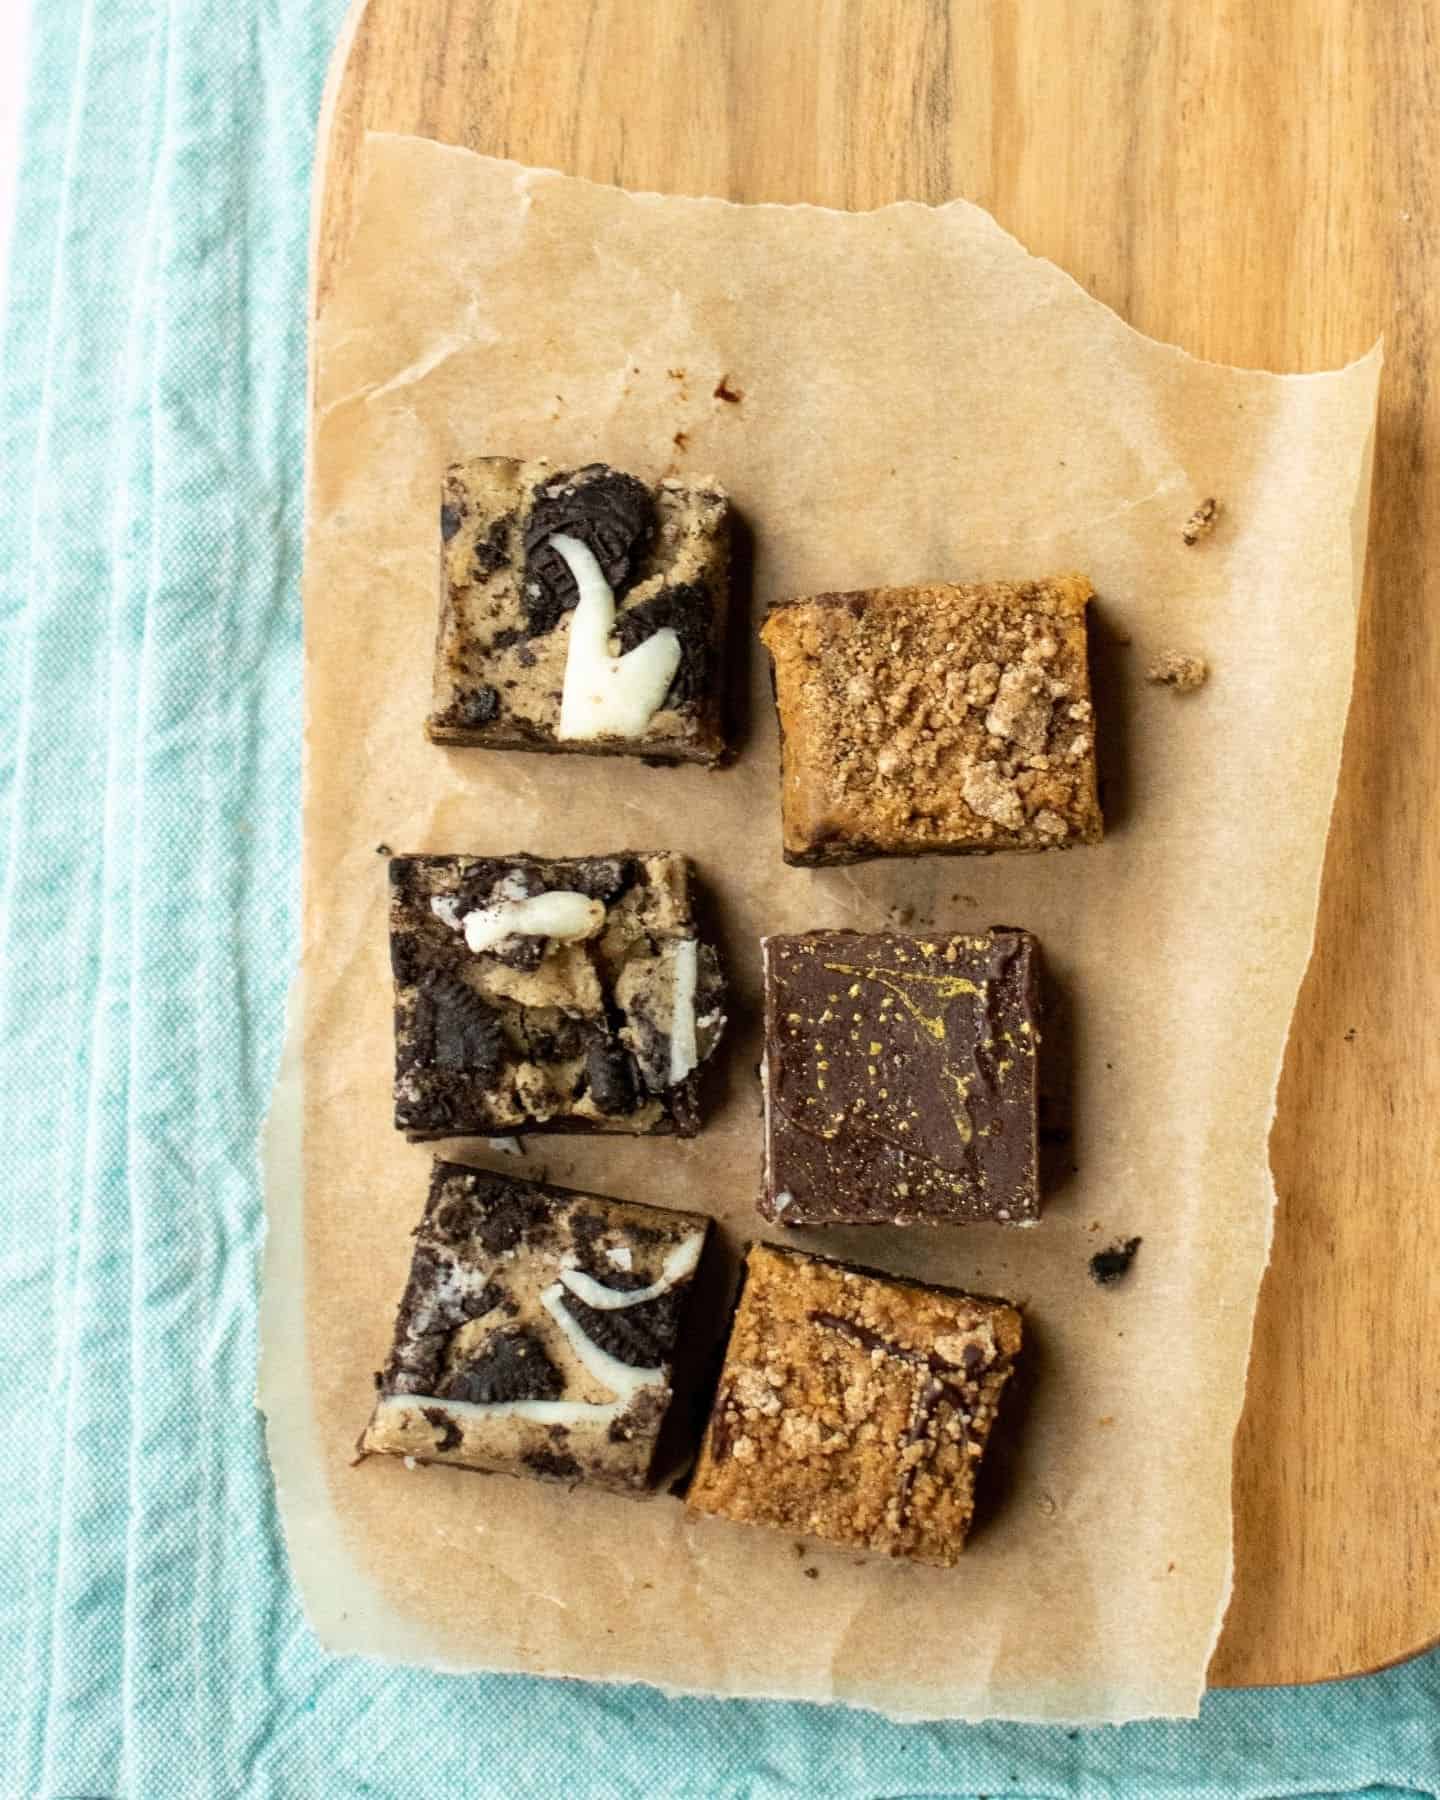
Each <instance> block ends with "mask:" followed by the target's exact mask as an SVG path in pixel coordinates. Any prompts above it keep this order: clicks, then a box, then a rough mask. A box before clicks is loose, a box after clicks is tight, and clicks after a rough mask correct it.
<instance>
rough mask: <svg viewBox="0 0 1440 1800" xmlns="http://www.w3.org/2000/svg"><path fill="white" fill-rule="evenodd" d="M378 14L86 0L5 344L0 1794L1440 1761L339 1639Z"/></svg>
mask: <svg viewBox="0 0 1440 1800" xmlns="http://www.w3.org/2000/svg"><path fill="white" fill-rule="evenodd" d="M343 11H344V6H343V0H168V3H167V0H46V4H45V5H43V6H39V7H37V8H36V10H35V14H34V19H33V23H32V27H31V57H32V67H31V73H30V78H29V94H30V103H29V115H28V121H27V126H26V142H25V156H24V164H23V167H22V170H21V177H20V190H19V195H18V213H17V225H16V236H15V243H14V247H13V252H12V266H11V284H10V302H9V311H8V316H7V318H6V320H5V322H4V334H3V347H0V358H3V361H0V477H3V484H0V492H3V495H4V503H3V506H0V720H3V722H4V729H3V731H0V833H3V843H4V856H3V862H0V1094H3V1096H4V1099H5V1103H6V1113H7V1129H6V1131H5V1133H4V1137H3V1141H0V1343H3V1344H4V1345H5V1349H6V1359H7V1367H8V1370H9V1379H10V1382H11V1394H12V1399H11V1403H10V1405H9V1406H7V1407H6V1408H5V1409H4V1414H3V1418H4V1424H3V1433H4V1439H3V1443H4V1449H3V1464H0V1466H3V1469H4V1480H3V1483H0V1545H3V1546H4V1554H3V1555H0V1797H3V1800H62V1797H65V1796H72V1797H73V1796H82V1795H83V1796H107V1797H114V1800H119V1797H121V1796H123V1797H124V1800H182V1797H184V1800H188V1797H190V1796H217V1797H224V1800H232V1797H233V1800H240V1797H243V1800H250V1797H252V1796H255V1797H260V1796H273V1797H275V1800H303V1797H305V1796H310V1795H316V1796H325V1797H326V1800H331V1797H336V1800H343V1797H344V1796H350V1795H362V1794H363V1795H369V1796H376V1797H378V1800H390V1797H394V1800H412V1797H414V1800H419V1797H420V1796H422V1795H423V1796H425V1797H426V1800H448V1797H449V1796H451V1795H456V1796H459V1795H465V1796H467V1800H468V1797H470V1796H480V1795H485V1796H490V1795H493V1796H505V1797H508V1796H517V1795H532V1794H533V1795H551V1794H556V1795H559V1794H562V1793H563V1794H572V1795H586V1796H590V1795H606V1796H609V1795H614V1796H631V1795H635V1796H642V1795H643V1796H696V1797H699V1796H705V1797H706V1800H719V1797H722V1796H752V1795H753V1796H767V1797H768V1796H782V1795H783V1796H789V1795H824V1796H834V1797H836V1800H863V1797H868V1796H876V1795H886V1796H902V1795H907V1796H908V1795H927V1796H952V1795H955V1796H959V1795H967V1794H972V1793H991V1794H995V1793H1005V1794H1014V1795H1045V1796H1059V1795H1071V1794H1083V1795H1109V1794H1121V1793H1131V1792H1133V1793H1136V1794H1145V1795H1153V1796H1161V1795H1216V1796H1247V1795H1255V1796H1272V1795H1275V1796H1278V1795H1301V1794H1305V1795H1311V1794H1332V1793H1342V1792H1343V1793H1354V1792H1357V1791H1360V1790H1369V1791H1372V1792H1373V1791H1381V1792H1399V1793H1426V1794H1429V1793H1433V1792H1435V1790H1436V1787H1437V1785H1440V1724H1437V1721H1440V1657H1430V1658H1427V1659H1422V1660H1419V1661H1416V1662H1413V1663H1410V1664H1407V1665H1405V1666H1403V1667H1401V1668H1398V1669H1395V1670H1392V1671H1390V1672H1389V1673H1387V1674H1384V1675H1379V1676H1375V1677H1372V1678H1371V1679H1369V1680H1365V1681H1356V1682H1349V1683H1344V1684H1341V1685H1337V1686H1333V1687H1327V1688H1312V1689H1308V1690H1296V1691H1289V1692H1285V1691H1280V1692H1268V1693H1252V1694H1217V1695H1214V1696H1212V1697H1211V1698H1210V1699H1209V1700H1207V1702H1206V1704H1205V1708H1204V1711H1203V1713H1202V1716H1201V1718H1200V1719H1199V1721H1197V1722H1191V1723H1180V1724H1173V1725H1166V1724H1145V1725H1135V1726H1126V1727H1122V1728H1119V1729H1110V1730H1102V1731H1084V1732H1077V1731H1065V1730H1061V1729H1053V1730H1049V1729H1034V1728H1027V1727H1015V1726H998V1725H997V1726H971V1727H961V1726H897V1725H891V1724H887V1723H885V1722H884V1721H882V1720H880V1719H877V1718H875V1717H873V1716H871V1715H867V1714H863V1713H855V1712H847V1711H844V1710H842V1709H821V1708H815V1707H803V1706H790V1705H774V1704H757V1703H748V1702H718V1701H716V1702H712V1701H696V1700H666V1699H664V1698H662V1697H660V1696H659V1695H657V1694H655V1693H653V1692H650V1691H648V1690H645V1689H624V1688H603V1687H585V1686H581V1685H578V1684H572V1683H552V1684H546V1683H541V1682H536V1681H531V1680H524V1679H519V1678H503V1677H492V1678H476V1677H464V1678H461V1677H444V1676H437V1675H430V1674H423V1673H419V1672H415V1671H409V1670H404V1669H391V1668H380V1667H376V1666H371V1665H369V1664H365V1663H359V1662H345V1661H338V1660H335V1659H333V1658H330V1657H327V1656H326V1655H325V1654H324V1653H323V1652H321V1651H320V1650H319V1648H318V1647H317V1645H316V1644H315V1642H314V1641H313V1639H312V1638H311V1637H310V1635H309V1633H308V1631H307V1629H306V1627H305V1623H304V1620H303V1618H302V1616H301V1614H300V1611H299V1607H298V1603H297V1601H296V1597H295V1593H294V1590H293V1588H292V1586H291V1584H290V1580H289V1575H288V1572H287V1570H286V1567H285V1561H284V1555H283V1551H282V1548H281V1545H280V1539H279V1533H278V1528H277V1524H276V1520H275V1513H274V1507H273V1501H272V1496H271V1491H270V1483H269V1476H268V1473H267V1470H266V1464H265V1457H264V1449H263V1445H262V1441H261V1432H260V1425H259V1420H258V1415H257V1414H256V1412H255V1410H254V1407H253V1401H252V1393H253V1386H254V1363H255V1291H256V1258H257V1250H258V1241H259V1233H260V1229H261V1212H260V1194H259V1182H258V1175H257V1169H256V1158H255V1139H256V1133H257V1129H258V1126H259V1122H260V1118H261V1115H262V1112H263V1110H264V1106H265V1102H266V1098H267V1094H268V1089H269V1084H270V1081H271V1078H272V1075H273V1072H274V1068H275V1063H276V1059H277V1055H278V1050H279V1042H280V1034H281V1028H282V1023H283V1010H284V1002H285V991H286V985H287V982H288V979H289V974H290V968H291V961H292V957H293V953H294V946H295V910H296V882H295V861H296V845H297V836H298V833H297V795H298V777H299V764H300V743H299V716H300V715H299V681H300V658H299V650H300V637H299V598H298V575H299V555H300V505H301V491H300V484H301V456H302V444H303V408H304V316H305V258H306V239H307V227H308V184H309V171H310V161H311V149H312V139H313V131H314V119H315V114H316V109H317V106H318V103H319V96H320V88H321V83H322V80H323V76H324V68H325V62H326V58H327V55H328V52H329V48H330V45H331V42H332V40H333V38H334V35H335V33H336V31H337V30H338V27H339V24H340V20H341V16H342V14H343Z"/></svg>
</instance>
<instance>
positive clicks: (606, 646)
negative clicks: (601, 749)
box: [550, 532, 680, 739]
mask: <svg viewBox="0 0 1440 1800" xmlns="http://www.w3.org/2000/svg"><path fill="white" fill-rule="evenodd" d="M550 542H551V544H552V545H554V547H555V549H556V551H557V552H558V553H559V555H560V556H561V557H562V558H563V559H564V561H565V566H566V567H567V568H568V569H569V571H570V573H571V574H572V575H573V576H574V577H575V585H576V587H577V588H578V589H579V591H580V599H579V603H578V604H577V605H576V607H575V610H574V612H573V613H572V614H571V615H570V642H569V646H568V648H567V649H566V652H565V679H564V682H563V684H562V686H561V690H560V729H559V734H558V735H559V736H560V737H562V738H580V739H584V738H597V737H622V738H638V737H643V736H644V733H645V728H646V726H647V725H649V723H650V721H651V719H652V718H653V717H654V716H655V714H656V713H657V712H658V711H659V710H660V707H661V706H662V704H663V703H664V700H665V696H666V694H667V693H668V692H669V689H670V683H671V682H672V681H673V680H674V679H675V671H676V670H677V669H678V668H679V667H680V640H679V638H678V637H677V636H676V635H675V633H674V632H673V631H672V630H671V629H670V627H669V626H668V625H667V626H662V627H661V629H660V630H659V631H656V632H652V633H651V635H650V636H649V637H648V638H646V639H645V640H644V642H643V643H639V644H636V646H635V648H634V649H633V650H627V651H626V652H625V654H624V655H623V656H612V655H611V654H610V636H611V633H612V632H613V631H614V629H615V595H614V593H613V592H612V591H611V588H610V583H609V582H608V581H606V579H605V576H604V574H603V572H602V570H601V568H600V565H599V563H598V562H596V560H595V557H594V554H593V552H592V551H591V549H590V547H589V545H588V544H582V543H581V542H580V540H579V538H572V537H567V536H566V535H565V533H563V532H558V533H557V534H556V535H555V536H554V537H552V538H551V539H550Z"/></svg>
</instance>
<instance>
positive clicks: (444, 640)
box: [427, 456, 730, 764]
mask: <svg viewBox="0 0 1440 1800" xmlns="http://www.w3.org/2000/svg"><path fill="white" fill-rule="evenodd" d="M729 528H730V509H729V502H728V501H727V499H726V497H725V495H724V493H723V492H722V491H721V489H720V488H719V487H717V486H716V484H715V483H714V482H713V481H710V480H704V479H700V478H698V477H690V476H685V477H678V476H677V477H674V478H672V479H669V480H665V481H662V482H660V483H659V485H658V486H656V487H650V486H648V485H647V484H646V483H645V482H643V481H640V480H638V479H637V478H636V477H635V476H633V475H626V474H624V473H623V472H622V471H620V470H619V469H612V468H610V467H609V466H608V465H607V464H605V463H589V464H587V465H586V467H584V468H582V469H569V470H564V469H561V470H556V469H553V468H551V466H550V464H549V463H547V462H520V461H517V460H516V459H514V458H513V457H507V456H481V457H476V458H474V459H473V460H471V461H470V462H463V463H455V464H453V465H452V466H451V468H450V469H449V471H448V472H447V474H446V477H445V490H444V496H443V500H442V503H441V507H440V536H441V540H442V544H441V548H442V560H443V564H444V573H443V579H442V582H441V594H440V633H439V640H438V643H437V646H436V653H435V692H434V701H433V705H432V709H431V713H430V718H429V721H428V725H427V729H428V731H429V734H430V736H431V738H432V739H433V740H434V741H435V742H436V743H437V744H479V745H488V746H489V747H491V748H492V749H505V750H579V751H591V752H599V751H611V752H631V753H633V754H637V755H643V756H650V757H663V758H665V759H666V760H668V761H672V762H699V763H712V764H713V763H717V762H719V761H720V760H721V759H722V758H723V756H724V754H725V736H724V729H723V722H722V707H721V685H722V681H721V671H722V666H723V657H722V654H721V646H722V640H723V636H724V631H725V615H726V611H727V608H728V605H729V562H730V529H729Z"/></svg>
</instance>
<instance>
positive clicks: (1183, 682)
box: [1145, 650, 1210, 694]
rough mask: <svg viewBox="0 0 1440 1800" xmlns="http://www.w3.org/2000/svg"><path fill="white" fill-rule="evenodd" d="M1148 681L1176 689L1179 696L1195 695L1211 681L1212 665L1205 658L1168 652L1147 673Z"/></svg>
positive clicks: (1153, 663) (1158, 658)
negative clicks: (1197, 689)
mask: <svg viewBox="0 0 1440 1800" xmlns="http://www.w3.org/2000/svg"><path fill="white" fill-rule="evenodd" d="M1145 679H1146V680H1147V681H1154V682H1157V683H1158V684H1159V685H1160V686H1161V687H1168V688H1174V690H1175V692H1176V693H1177V694H1193V693H1194V692H1195V690H1196V688H1201V687H1204V685H1205V683H1206V682H1207V681H1208V680H1209V679H1210V665H1209V663H1208V662H1206V660H1205V658H1204V657H1203V656H1188V655H1186V653H1185V652H1184V651H1182V650H1167V651H1166V652H1165V654H1164V655H1163V656H1157V657H1156V659H1155V661H1154V662H1152V663H1151V665H1150V667H1149V668H1148V669H1147V670H1146V671H1145Z"/></svg>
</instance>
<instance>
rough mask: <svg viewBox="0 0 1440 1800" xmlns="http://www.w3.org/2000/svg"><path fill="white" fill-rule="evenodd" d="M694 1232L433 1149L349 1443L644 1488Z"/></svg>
mask: <svg viewBox="0 0 1440 1800" xmlns="http://www.w3.org/2000/svg"><path fill="white" fill-rule="evenodd" d="M709 1231H710V1221H709V1220H708V1219H705V1218H702V1217H701V1216H700V1215H699V1214H698V1213H687V1212H670V1211H668V1210H662V1209H661V1208H659V1207H654V1206H631V1205H628V1204H627V1203H626V1202H624V1201H621V1200H607V1199H603V1198H602V1197H601V1196H600V1195H598V1194H583V1193H573V1192H571V1191H569V1190H568V1189H565V1188H555V1187H544V1186H542V1185H541V1184H540V1183H539V1182H535V1181H516V1180H511V1179H509V1178H508V1177H506V1176H503V1175H493V1174H489V1173H487V1172H486V1171H484V1170H482V1169H469V1168H465V1167H462V1166H461V1165H460V1164H458V1163H446V1162H437V1163H436V1164H435V1168H434V1172H433V1174H432V1176H431V1181H430V1198H429V1201H428V1202H427V1204H426V1207H425V1215H424V1217H423V1218H422V1219H421V1221H420V1224H419V1227H418V1229H417V1231H416V1234H415V1236H416V1244H415V1255H414V1260H413V1261H412V1263H411V1267H410V1281H409V1285H408V1286H407V1287H406V1289H405V1295H404V1298H403V1299H402V1301H401V1303H400V1314H399V1317H398V1319H397V1320H396V1324H395V1341H394V1344H393V1346H392V1348H391V1351H390V1360H389V1361H388V1362H387V1363H386V1365H385V1368H384V1371H383V1373H381V1374H380V1375H378V1376H377V1377H376V1385H377V1387H378V1389H379V1393H378V1394H377V1396H376V1400H375V1410H374V1413H373V1414H372V1415H371V1419H370V1423H369V1425H368V1426H367V1427H366V1428H365V1432H364V1434H363V1435H362V1437H361V1439H360V1449H361V1451H362V1452H366V1451H372V1450H374V1451H381V1452H383V1453H385V1454H386V1455H390V1456H413V1457H414V1458H416V1460H417V1461H421V1462H444V1463H458V1464H459V1465H460V1466H461V1467H462V1468H466V1469H486V1470H490V1471H493V1472H496V1473H500V1474H510V1475H538V1476H541V1477H544V1478H546V1479H549V1480H553V1481H589V1482H592V1483H594V1484H595V1485H596V1486H598V1487H605V1488H616V1489H619V1490H620V1491H622V1492H629V1491H632V1490H635V1489H640V1488H644V1487H645V1486H646V1484H647V1482H648V1480H649V1478H650V1472H651V1465H652V1464H653V1462H654V1460H655V1447H656V1444H657V1442H658V1439H659V1435H660V1427H661V1424H662V1423H663V1421H664V1418H665V1413H666V1409H667V1408H668V1406H669V1404H670V1397H671V1382H670V1374H671V1365H672V1363H673V1362H674V1358H675V1352H676V1346H677V1344H678V1343H679V1342H680V1339H681V1334H682V1331H683V1327H684V1318H685V1306H686V1301H687V1298H688V1296H689V1292H690V1286H691V1283H692V1281H693V1279H694V1275H695V1270H696V1268H697V1267H698V1265H699V1262H700V1257H701V1253H702V1252H703V1250H704V1248H705V1243H706V1239H707V1237H708V1235H709Z"/></svg>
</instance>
